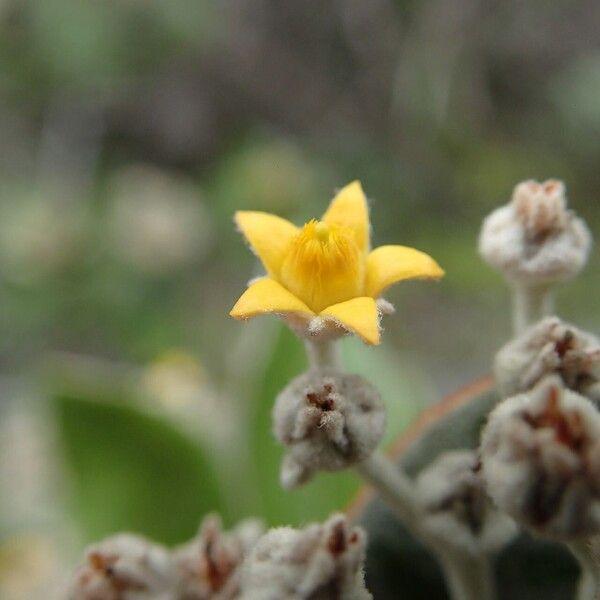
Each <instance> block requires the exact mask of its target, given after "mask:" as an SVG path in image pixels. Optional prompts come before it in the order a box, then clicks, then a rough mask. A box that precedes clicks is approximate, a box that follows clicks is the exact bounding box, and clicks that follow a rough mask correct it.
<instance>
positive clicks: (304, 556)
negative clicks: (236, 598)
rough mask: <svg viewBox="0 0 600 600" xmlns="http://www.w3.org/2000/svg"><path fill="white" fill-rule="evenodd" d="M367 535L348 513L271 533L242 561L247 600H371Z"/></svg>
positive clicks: (243, 588)
mask: <svg viewBox="0 0 600 600" xmlns="http://www.w3.org/2000/svg"><path fill="white" fill-rule="evenodd" d="M365 543H366V542H365V534H364V532H363V530H362V529H360V528H358V527H351V526H350V525H349V524H348V522H347V520H346V517H345V516H344V515H334V516H332V517H331V518H330V519H329V520H328V521H326V522H325V523H324V524H323V525H321V524H312V525H309V526H308V527H306V528H305V529H302V530H297V529H292V528H290V527H281V528H278V529H272V530H271V531H269V532H268V533H267V534H266V535H265V536H263V537H262V538H261V539H260V540H259V542H258V544H256V546H255V548H254V550H253V551H252V552H251V554H250V556H249V557H248V559H247V560H246V562H245V563H244V567H243V570H242V595H241V597H242V598H243V599H244V600H332V599H333V598H336V599H337V600H369V599H371V598H372V596H371V594H370V593H369V592H368V591H367V589H366V588H365V585H364V580H363V563H364V559H365Z"/></svg>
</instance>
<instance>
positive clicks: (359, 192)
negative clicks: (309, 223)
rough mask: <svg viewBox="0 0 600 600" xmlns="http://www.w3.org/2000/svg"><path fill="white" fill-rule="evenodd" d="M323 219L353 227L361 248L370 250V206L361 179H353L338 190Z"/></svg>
mask: <svg viewBox="0 0 600 600" xmlns="http://www.w3.org/2000/svg"><path fill="white" fill-rule="evenodd" d="M322 220H323V221H325V223H327V224H328V225H341V226H342V227H348V228H350V229H352V231H354V235H355V238H356V243H357V244H358V247H359V248H360V250H361V251H362V252H368V251H369V227H370V225H369V206H368V204H367V198H366V197H365V193H364V192H363V189H362V186H361V185H360V181H353V182H352V183H349V184H348V185H347V186H346V187H344V188H342V189H341V190H340V191H339V192H338V194H337V195H336V196H335V198H334V199H333V200H332V201H331V204H330V205H329V208H328V209H327V212H326V213H325V214H324V215H323V219H322Z"/></svg>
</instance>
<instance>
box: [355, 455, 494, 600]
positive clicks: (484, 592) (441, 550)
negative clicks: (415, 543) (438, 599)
mask: <svg viewBox="0 0 600 600" xmlns="http://www.w3.org/2000/svg"><path fill="white" fill-rule="evenodd" d="M356 468H357V470H358V472H359V473H360V474H361V475H362V477H363V478H364V479H365V480H366V481H368V482H369V483H370V484H371V485H372V486H373V487H374V488H375V489H376V490H377V492H378V493H379V494H380V496H381V497H382V498H383V500H384V501H385V502H387V504H388V506H389V507H390V508H391V509H392V510H393V511H394V512H395V513H396V515H397V517H398V518H399V520H400V521H401V522H402V524H403V525H404V526H405V527H406V528H407V529H408V530H409V531H410V533H411V534H412V535H413V536H414V537H415V538H417V539H419V540H421V541H422V542H424V543H425V544H426V545H427V547H428V548H429V549H430V550H431V551H432V552H433V554H434V555H435V556H436V557H437V559H438V561H439V564H440V566H441V568H442V570H443V572H444V578H445V580H446V585H447V586H448V589H449V591H450V595H451V597H452V598H453V600H493V599H494V598H495V591H494V578H493V573H492V565H491V561H490V557H489V556H487V555H485V554H479V555H476V554H469V553H467V552H457V551H456V550H455V549H452V548H450V547H449V546H446V545H443V544H440V543H439V542H434V541H432V540H430V539H429V538H428V536H427V535H426V534H424V533H423V531H422V530H421V529H420V527H419V520H420V515H419V508H418V504H417V500H416V498H415V495H414V491H413V490H414V484H413V482H412V481H411V480H410V479H409V478H408V477H407V475H406V474H405V473H404V472H403V471H402V469H400V468H398V466H397V465H395V464H394V463H393V462H392V461H391V460H390V459H389V458H388V457H387V456H386V455H385V454H383V452H381V451H380V450H376V451H375V452H373V454H372V455H371V456H370V457H369V458H368V459H367V460H365V461H363V462H362V463H360V464H359V465H358V466H357V467H356Z"/></svg>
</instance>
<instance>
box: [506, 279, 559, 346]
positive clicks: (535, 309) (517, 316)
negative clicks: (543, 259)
mask: <svg viewBox="0 0 600 600" xmlns="http://www.w3.org/2000/svg"><path fill="white" fill-rule="evenodd" d="M553 309H554V296H553V294H552V289H551V287H550V286H530V285H524V284H522V283H515V284H514V286H513V327H514V332H515V335H519V334H521V333H522V332H523V331H524V330H525V329H527V327H529V326H530V325H533V324H535V323H537V322H538V321H540V320H541V319H543V318H544V317H547V316H549V315H551V314H552V312H553Z"/></svg>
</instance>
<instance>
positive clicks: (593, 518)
mask: <svg viewBox="0 0 600 600" xmlns="http://www.w3.org/2000/svg"><path fill="white" fill-rule="evenodd" d="M480 450H481V461H482V473H483V478H484V480H485V483H486V486H487V491H488V493H489V494H490V496H491V497H492V499H493V500H494V502H495V503H496V504H497V506H498V507H499V508H500V509H501V510H504V511H506V512H507V513H508V514H509V515H511V516H512V517H514V518H515V519H516V520H517V521H519V522H521V523H522V524H524V525H526V526H528V527H529V528H531V529H533V530H536V531H537V532H539V533H542V534H545V535H547V536H551V537H556V538H559V539H572V538H575V537H578V536H589V535H593V534H597V533H598V532H600V414H598V411H597V410H596V408H595V407H594V406H593V405H592V403H591V402H589V401H588V400H587V399H585V398H583V397H582V396H580V395H578V394H576V393H575V392H572V391H570V390H565V389H564V388H562V386H561V381H560V379H558V378H555V377H550V378H548V379H547V380H545V381H543V382H542V383H540V384H539V386H538V387H536V388H534V389H533V390H532V391H530V392H529V393H526V394H521V395H518V396H514V397H513V398H510V399H509V400H506V401H504V402H502V403H501V404H500V405H499V406H498V407H497V408H496V409H495V410H494V411H493V412H492V413H491V414H490V416H489V420H488V424H487V426H486V428H485V429H484V431H483V435H482V442H481V449H480Z"/></svg>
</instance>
